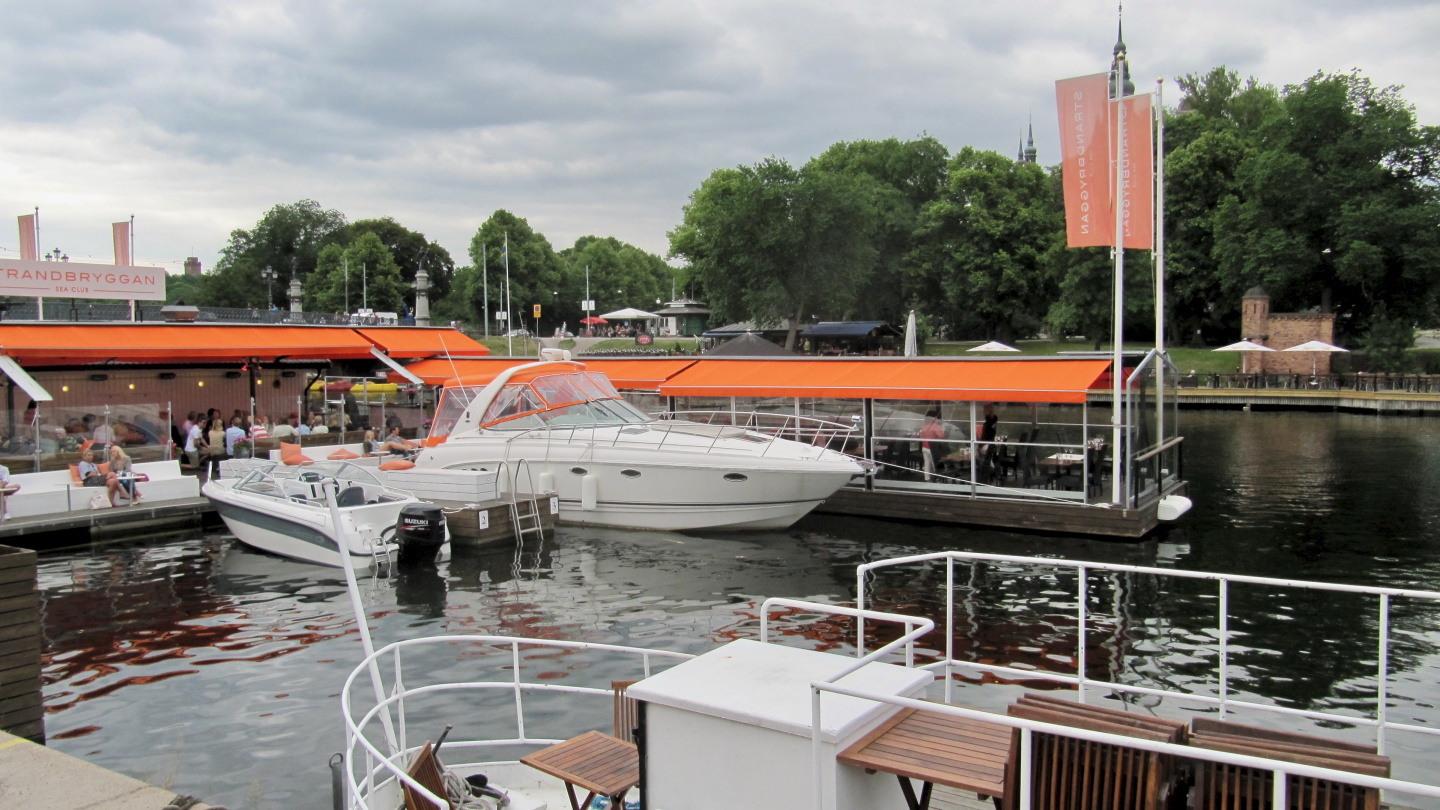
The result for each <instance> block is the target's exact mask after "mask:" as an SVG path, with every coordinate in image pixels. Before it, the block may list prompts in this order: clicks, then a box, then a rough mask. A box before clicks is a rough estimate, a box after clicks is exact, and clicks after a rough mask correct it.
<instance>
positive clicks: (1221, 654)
mask: <svg viewBox="0 0 1440 810" xmlns="http://www.w3.org/2000/svg"><path fill="white" fill-rule="evenodd" d="M936 561H943V562H944V564H945V624H944V626H945V631H944V632H945V644H944V656H943V658H941V659H940V660H938V661H935V662H932V663H929V664H925V665H924V667H925V668H927V669H930V670H933V671H943V672H944V678H945V687H944V690H945V701H946V702H947V703H948V702H950V696H951V686H952V681H953V679H952V674H953V673H954V672H955V670H957V669H959V670H966V671H975V670H978V671H981V672H985V673H991V674H994V675H996V676H1002V677H1006V676H1008V677H1011V678H1019V679H1025V680H1045V681H1050V682H1052V683H1057V684H1066V685H1069V686H1072V687H1074V688H1075V689H1076V691H1077V692H1078V696H1079V700H1080V702H1081V703H1084V702H1085V700H1086V697H1087V690H1099V691H1103V692H1119V693H1128V694H1135V695H1147V696H1151V697H1159V698H1172V699H1177V700H1180V701H1182V702H1189V703H1199V704H1201V705H1203V706H1205V707H1210V708H1214V709H1217V710H1218V712H1219V717H1220V719H1221V720H1224V719H1225V717H1226V715H1227V713H1228V712H1230V711H1232V710H1237V709H1244V710H1254V711H1261V712H1270V713H1274V714H1282V715H1290V716H1294V717H1304V718H1306V719H1309V720H1315V721H1321V722H1330V723H1341V724H1347V725H1355V726H1368V727H1373V728H1374V729H1375V744H1376V749H1377V750H1378V751H1379V753H1381V754H1384V753H1385V746H1386V733H1387V731H1390V730H1396V731H1406V732H1414V733H1417V734H1428V735H1440V726H1425V725H1418V724H1415V723H1401V722H1396V721H1393V720H1390V719H1389V718H1388V717H1387V713H1386V706H1387V703H1388V700H1389V695H1388V679H1389V677H1390V669H1389V667H1390V663H1389V660H1390V659H1389V648H1390V608H1391V600H1393V599H1414V600H1422V601H1426V602H1431V603H1436V604H1440V592H1437V591H1425V590H1415V589H1409V588H1385V587H1374V586H1365V585H1346V584H1341V583H1330V582H1315V581H1308V580H1298V579H1281V578H1274V577H1259V576H1250V575H1241V574H1221V573H1211V572H1204V571H1186V570H1183V569H1170V568H1153V567H1146V566H1137V565H1125V564H1121V563H1103V562H1087V561H1078V560H1065V559H1050V558H1038V557H1022V556H1011V555H1005V554H984V553H979V552H968V551H944V552H935V553H931V554H916V555H912V556H907V557H897V558H894V559H889V560H878V561H876V562H869V563H863V564H861V565H859V566H857V568H856V594H857V597H856V604H857V605H858V606H859V607H860V608H864V607H865V604H866V599H867V579H868V578H869V576H870V575H871V574H872V573H873V572H875V571H877V570H880V569H884V568H891V567H895V566H907V565H920V564H926V565H929V564H932V563H934V562H936ZM957 563H960V564H962V565H963V564H968V565H970V566H972V567H973V566H975V565H977V564H987V563H993V564H1005V565H1025V566H1033V567H1035V568H1039V569H1048V570H1050V571H1052V572H1053V571H1057V570H1070V571H1073V572H1074V573H1075V576H1076V605H1077V607H1076V614H1075V624H1074V628H1075V631H1076V651H1075V660H1076V668H1075V672H1074V674H1069V673H1064V672H1057V671H1052V670H1042V669H1032V668H1026V669H1020V668H1017V667H1009V666H1003V665H1000V664H986V663H982V662H979V661H957V660H955V648H954V644H955V635H954V630H955V594H956V578H955V567H956V564H957ZM1101 572H1104V573H1110V574H1121V573H1126V574H1141V575H1147V576H1154V577H1168V578H1174V579H1190V580H1209V581H1211V582H1214V583H1215V586H1216V589H1217V593H1216V597H1217V599H1218V605H1217V615H1216V621H1215V624H1214V626H1213V628H1210V629H1209V630H1208V632H1209V634H1211V635H1212V636H1213V638H1215V645H1214V647H1213V649H1214V651H1215V655H1216V659H1217V668H1218V672H1217V673H1216V681H1215V690H1216V693H1215V694H1202V693H1199V692H1194V691H1182V690H1178V689H1173V688H1165V689H1162V688H1155V687H1150V686H1142V685H1139V684H1133V683H1118V682H1116V681H1111V680H1103V679H1097V678H1090V677H1087V673H1086V668H1085V661H1086V660H1087V659H1086V643H1087V638H1086V636H1087V627H1089V626H1090V620H1089V617H1088V611H1089V598H1088V584H1089V577H1090V575H1091V574H1093V573H1101ZM1235 584H1245V585H1259V586H1265V587H1270V588H1285V589H1301V590H1311V591H1324V592H1332V593H1350V594H1360V595H1363V596H1367V597H1374V598H1375V601H1376V603H1377V608H1378V616H1379V620H1378V622H1377V626H1376V647H1375V649H1376V652H1377V664H1376V686H1375V708H1374V710H1373V716H1364V715H1360V714H1338V713H1336V712H1328V711H1316V710H1312V709H1299V708H1293V707H1289V706H1279V705H1272V704H1266V703H1259V702H1256V701H1254V700H1244V699H1240V698H1237V697H1234V696H1232V695H1231V682H1230V681H1231V666H1230V653H1231V639H1232V635H1233V634H1232V632H1231V630H1230V589H1231V585H1235ZM856 624H857V627H856V654H857V656H860V657H864V656H865V626H864V618H863V617H862V618H860V619H858V620H857V622H856ZM1291 773H1295V771H1291ZM1426 795H1431V794H1426ZM1433 795H1440V793H1436V794H1433Z"/></svg>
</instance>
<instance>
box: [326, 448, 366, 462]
mask: <svg viewBox="0 0 1440 810" xmlns="http://www.w3.org/2000/svg"><path fill="white" fill-rule="evenodd" d="M359 457H360V456H359V455H357V454H355V453H352V452H350V451H349V450H346V449H345V448H343V447H342V448H340V449H339V450H336V451H335V452H333V453H331V454H330V455H329V456H328V458H329V459H330V460H331V461H348V460H350V459H352V458H359Z"/></svg>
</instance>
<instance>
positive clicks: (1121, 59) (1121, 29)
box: [1110, 3, 1135, 98]
mask: <svg viewBox="0 0 1440 810" xmlns="http://www.w3.org/2000/svg"><path fill="white" fill-rule="evenodd" d="M1119 14H1120V19H1118V20H1117V21H1116V24H1115V50H1114V51H1113V52H1112V53H1113V57H1114V58H1113V59H1112V60H1111V62H1110V97H1111V98H1115V97H1116V96H1117V95H1118V94H1117V93H1116V91H1115V84H1116V78H1115V77H1116V74H1120V76H1121V77H1122V79H1123V84H1122V86H1123V88H1124V95H1127V96H1133V95H1135V83H1134V82H1132V81H1130V60H1129V59H1127V58H1126V53H1125V20H1124V14H1125V4H1124V3H1121V4H1120V11H1119ZM1122 66H1123V67H1122Z"/></svg>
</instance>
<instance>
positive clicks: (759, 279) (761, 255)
mask: <svg viewBox="0 0 1440 810" xmlns="http://www.w3.org/2000/svg"><path fill="white" fill-rule="evenodd" d="M877 190H878V184H877V183H876V181H875V180H873V179H872V178H870V177H869V176H868V175H864V174H851V173H845V172H834V171H827V170H825V169H824V168H822V167H820V166H806V167H805V168H804V169H803V170H796V169H795V168H793V167H791V166H790V164H788V163H786V162H785V161H783V160H779V159H777V158H769V159H767V160H764V161H762V162H760V163H758V164H756V165H755V166H741V167H739V168H736V169H720V170H717V171H715V172H714V173H712V174H711V175H710V177H709V178H707V179H706V180H705V182H704V183H702V184H701V186H700V188H699V189H697V190H696V191H695V192H694V193H692V194H691V195H690V202H689V204H688V205H686V206H685V218H684V221H683V222H682V223H681V224H680V226H679V227H677V228H676V229H675V230H674V231H671V232H670V252H671V255H672V256H677V257H681V258H683V259H685V260H687V261H688V262H689V263H690V266H691V270H692V272H693V273H694V275H695V277H696V278H698V279H699V280H700V281H701V283H703V285H704V289H705V293H706V295H707V296H708V297H709V299H710V305H711V307H712V309H713V310H715V312H716V315H717V316H718V317H720V318H728V319H742V318H749V319H754V320H757V321H761V322H766V323H773V322H778V321H780V320H781V319H787V320H788V322H789V335H788V336H787V338H786V348H791V349H793V348H794V346H795V335H796V329H797V326H798V325H799V324H801V323H803V322H804V321H805V320H806V319H807V316H812V315H813V316H818V317H822V318H823V317H843V316H844V315H845V314H846V313H848V312H850V311H852V310H853V309H854V307H855V303H856V296H857V293H858V291H859V290H860V289H861V288H862V286H863V284H864V282H865V280H866V278H867V277H868V275H869V273H870V271H871V269H872V268H873V267H874V263H875V256H876V250H875V246H874V244H873V241H872V235H873V234H874V232H875V229H876V223H877V216H876V211H875V198H876V195H877V193H878V192H877Z"/></svg>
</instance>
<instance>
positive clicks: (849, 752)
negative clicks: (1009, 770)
mask: <svg viewBox="0 0 1440 810" xmlns="http://www.w3.org/2000/svg"><path fill="white" fill-rule="evenodd" d="M836 759H837V760H838V761H839V762H841V763H844V764H846V765H853V766H855V767H857V768H864V769H865V770H866V771H867V772H870V773H874V772H882V773H891V774H895V776H896V778H897V779H899V780H900V791H901V792H902V793H903V794H904V795H905V802H906V804H908V805H909V806H910V810H925V808H927V807H928V806H929V804H930V794H931V790H932V789H933V787H934V786H935V785H945V786H947V787H953V788H958V789H960V790H968V791H973V792H974V793H976V794H977V795H979V796H980V797H981V798H982V799H984V798H987V797H988V798H992V799H994V801H995V806H996V807H997V808H998V807H1002V806H1003V804H1002V803H1003V802H1004V799H1005V767H1006V762H1007V761H1009V759H1010V729H1009V728H1007V727H1006V726H1002V725H1000V724H998V723H986V722H984V721H981V720H970V719H967V718H963V717H955V716H953V715H947V714H940V713H938V712H927V711H918V710H916V709H902V710H901V711H899V712H897V713H896V714H895V716H894V717H891V718H890V719H889V720H887V721H885V722H884V723H882V724H881V725H880V727H879V728H876V729H875V730H874V731H872V732H870V733H869V734H867V735H865V736H864V737H861V738H860V739H859V740H857V741H856V742H855V744H853V745H851V746H850V747H849V748H846V749H845V750H844V751H842V752H840V754H839V755H837V756H836ZM912 779H918V780H920V781H921V782H923V783H924V786H923V787H922V788H921V791H920V795H919V796H918V797H917V796H916V795H915V789H914V786H912V785H911V784H910V780H912Z"/></svg>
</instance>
